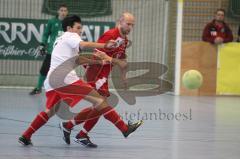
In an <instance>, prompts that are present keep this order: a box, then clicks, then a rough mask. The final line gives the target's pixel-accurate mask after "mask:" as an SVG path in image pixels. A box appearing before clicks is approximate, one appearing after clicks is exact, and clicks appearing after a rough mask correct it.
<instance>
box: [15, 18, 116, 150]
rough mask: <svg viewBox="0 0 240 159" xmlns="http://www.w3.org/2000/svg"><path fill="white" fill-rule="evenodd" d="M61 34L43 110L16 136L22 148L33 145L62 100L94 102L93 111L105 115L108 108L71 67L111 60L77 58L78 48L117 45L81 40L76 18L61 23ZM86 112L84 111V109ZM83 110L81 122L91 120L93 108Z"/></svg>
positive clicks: (108, 58)
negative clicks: (35, 136) (40, 130)
mask: <svg viewBox="0 0 240 159" xmlns="http://www.w3.org/2000/svg"><path fill="white" fill-rule="evenodd" d="M62 25H63V31H64V32H65V33H64V34H63V35H62V36H61V37H59V38H58V39H57V40H56V42H55V44H54V49H53V52H52V57H51V66H50V70H49V72H48V75H47V78H46V81H45V83H44V86H45V89H46V97H47V101H46V110H45V111H42V112H40V113H39V114H38V115H37V116H36V117H35V119H34V120H33V121H32V123H31V124H30V126H29V127H28V129H27V130H26V131H25V132H24V133H23V134H22V135H21V136H20V137H19V140H18V141H19V142H20V143H21V144H23V145H25V146H26V145H32V142H31V136H32V134H33V133H34V132H36V131H37V130H38V129H39V128H40V127H42V126H43V125H44V124H45V123H46V122H47V121H48V120H49V118H51V117H52V116H53V115H55V113H56V110H57V106H58V104H59V103H60V102H61V101H64V102H66V103H68V104H69V106H71V107H73V106H74V105H75V104H76V103H77V102H79V101H80V100H81V99H83V98H84V99H86V100H87V101H89V102H91V103H93V105H94V108H95V109H96V111H97V112H98V113H100V114H102V113H105V112H106V111H107V110H106V109H104V108H106V107H107V106H108V104H107V102H106V101H105V100H104V98H103V97H102V96H101V95H99V94H98V93H97V92H96V91H95V90H94V89H93V88H92V87H91V86H90V85H88V84H87V83H86V82H84V81H83V80H81V79H79V77H78V76H77V74H76V72H75V71H74V68H75V67H76V66H77V65H81V64H101V63H102V62H103V60H104V61H108V62H111V57H109V56H107V55H105V54H104V55H103V54H102V55H99V56H98V59H97V60H93V59H91V58H86V57H84V56H81V55H78V52H79V49H81V48H85V47H86V48H108V49H111V48H114V47H115V45H116V43H115V42H113V41H109V42H107V43H94V42H84V41H82V40H81V38H80V34H81V31H82V25H81V19H80V18H79V17H78V16H69V17H66V18H65V19H64V20H63V22H62ZM86 110H87V109H86ZM86 110H84V111H83V112H82V113H80V114H81V115H80V116H81V117H82V118H81V120H83V121H85V120H86V119H88V118H93V117H94V116H95V115H96V112H92V109H89V110H88V111H86Z"/></svg>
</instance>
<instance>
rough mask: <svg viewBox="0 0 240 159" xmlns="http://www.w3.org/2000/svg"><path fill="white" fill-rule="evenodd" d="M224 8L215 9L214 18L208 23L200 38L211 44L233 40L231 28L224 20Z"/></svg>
mask: <svg viewBox="0 0 240 159" xmlns="http://www.w3.org/2000/svg"><path fill="white" fill-rule="evenodd" d="M224 16H225V10H224V9H217V10H216V12H215V18H214V19H213V20H212V21H211V22H210V23H208V24H207V25H206V26H205V28H204V30H203V34H202V40H203V41H206V42H210V43H212V44H222V43H227V42H232V41H233V35H232V30H231V29H230V28H229V26H228V25H227V24H226V23H225V22H224Z"/></svg>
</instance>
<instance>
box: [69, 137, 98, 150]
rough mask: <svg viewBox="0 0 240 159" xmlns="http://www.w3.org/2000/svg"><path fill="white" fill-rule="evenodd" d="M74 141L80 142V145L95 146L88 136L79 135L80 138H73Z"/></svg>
mask: <svg viewBox="0 0 240 159" xmlns="http://www.w3.org/2000/svg"><path fill="white" fill-rule="evenodd" d="M74 141H75V142H76V143H78V144H81V145H83V146H85V147H89V148H97V145H96V144H94V143H92V141H91V140H90V138H89V137H88V136H86V137H80V138H74Z"/></svg>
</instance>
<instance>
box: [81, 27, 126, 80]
mask: <svg viewBox="0 0 240 159" xmlns="http://www.w3.org/2000/svg"><path fill="white" fill-rule="evenodd" d="M109 40H115V41H116V42H117V44H118V47H117V48H115V49H99V50H100V51H103V52H105V53H106V54H107V55H108V56H111V57H113V58H118V59H125V58H126V54H125V51H126V48H127V44H128V39H127V38H126V37H122V36H121V35H120V32H119V29H118V28H114V29H110V30H109V31H107V32H105V33H104V34H103V35H102V36H101V37H100V38H99V39H98V42H99V43H106V42H107V41H109ZM112 67H113V65H112V64H106V65H103V66H101V65H89V66H87V71H86V77H87V81H89V82H93V81H96V79H99V78H102V77H106V78H108V76H109V74H110V72H111V70H112Z"/></svg>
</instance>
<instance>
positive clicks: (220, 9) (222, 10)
mask: <svg viewBox="0 0 240 159" xmlns="http://www.w3.org/2000/svg"><path fill="white" fill-rule="evenodd" d="M219 11H221V12H223V13H224V15H225V12H226V11H225V9H222V8H218V9H217V10H216V11H215V14H217V12H219Z"/></svg>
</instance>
